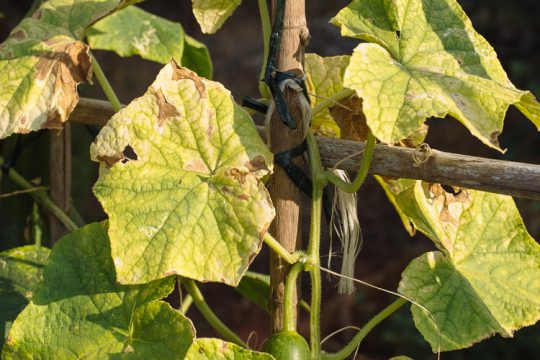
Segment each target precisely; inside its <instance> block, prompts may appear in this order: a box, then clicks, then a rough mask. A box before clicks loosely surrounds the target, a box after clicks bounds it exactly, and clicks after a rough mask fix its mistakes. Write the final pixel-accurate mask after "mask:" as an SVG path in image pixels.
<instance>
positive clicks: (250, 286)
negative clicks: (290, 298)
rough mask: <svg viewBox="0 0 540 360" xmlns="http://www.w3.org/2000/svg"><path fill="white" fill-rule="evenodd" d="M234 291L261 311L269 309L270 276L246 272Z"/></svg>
mask: <svg viewBox="0 0 540 360" xmlns="http://www.w3.org/2000/svg"><path fill="white" fill-rule="evenodd" d="M234 289H235V290H236V291H237V292H239V293H240V294H241V295H242V296H244V297H245V298H246V299H248V300H250V301H251V302H253V303H254V304H257V305H258V306H260V307H261V308H262V309H264V310H269V309H270V306H269V304H270V275H265V274H259V273H254V272H252V271H248V272H246V274H245V275H244V277H243V278H242V280H241V281H240V284H238V286H237V287H235V288H234Z"/></svg>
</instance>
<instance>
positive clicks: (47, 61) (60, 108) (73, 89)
mask: <svg viewBox="0 0 540 360" xmlns="http://www.w3.org/2000/svg"><path fill="white" fill-rule="evenodd" d="M49 45H50V46H51V51H50V52H47V53H43V54H41V55H40V59H39V61H38V62H37V64H36V69H37V73H36V79H37V80H41V81H46V82H49V83H50V84H51V89H52V94H51V95H50V102H51V104H50V106H49V109H50V110H49V112H48V114H47V121H46V122H45V123H43V125H42V126H41V127H42V128H44V129H58V128H61V126H62V123H64V122H65V121H66V120H67V119H68V117H69V115H70V114H71V112H72V111H73V109H74V108H75V106H76V105H77V102H78V101H79V96H78V94H77V86H78V85H79V84H80V83H82V82H85V81H87V82H91V80H92V62H91V60H90V56H89V55H88V47H87V46H86V45H85V44H83V43H82V42H80V41H75V42H70V43H67V44H66V43H65V42H59V43H56V44H54V43H53V44H49Z"/></svg>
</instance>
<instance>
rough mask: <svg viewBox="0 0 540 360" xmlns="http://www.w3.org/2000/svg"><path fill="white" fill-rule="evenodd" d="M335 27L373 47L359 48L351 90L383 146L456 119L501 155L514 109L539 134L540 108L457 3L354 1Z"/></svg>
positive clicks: (349, 78) (350, 71)
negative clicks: (439, 120) (438, 120)
mask: <svg viewBox="0 0 540 360" xmlns="http://www.w3.org/2000/svg"><path fill="white" fill-rule="evenodd" d="M332 22H333V23H334V24H336V25H338V26H340V27H341V31H342V34H343V35H345V36H352V37H356V38H358V39H361V40H363V41H366V43H362V44H360V45H358V47H357V48H356V49H355V50H354V54H353V56H352V58H351V62H350V65H349V66H348V68H347V70H346V72H345V78H344V85H345V86H346V87H348V88H352V89H354V90H356V92H357V94H358V96H359V97H361V98H362V99H363V101H364V113H365V114H366V117H367V122H368V125H369V127H370V128H371V130H372V131H373V133H374V134H375V136H376V137H377V138H378V139H380V140H381V141H383V142H386V143H396V142H398V141H400V140H402V139H403V138H406V137H408V136H409V135H410V134H412V133H413V132H414V131H416V130H417V129H418V128H419V127H420V126H421V125H422V124H423V123H424V121H425V120H426V119H427V118H428V117H432V116H435V117H444V116H446V115H451V116H453V117H455V118H456V119H458V120H459V121H460V122H462V123H463V124H464V125H465V126H466V127H467V128H468V129H469V131H471V133H472V134H473V135H474V136H476V137H478V138H479V139H480V140H482V141H483V142H484V143H486V144H487V145H489V146H491V147H493V148H496V149H500V148H499V144H498V141H497V137H498V135H499V134H500V132H501V131H502V127H503V120H504V116H505V113H506V110H507V109H508V107H509V105H512V104H515V105H517V106H518V108H519V109H520V110H522V111H523V112H524V114H525V115H527V116H528V117H529V118H531V119H532V120H533V122H535V124H536V125H537V126H539V128H540V121H539V114H540V112H539V111H538V110H539V109H540V105H538V103H537V102H536V99H534V96H533V95H532V94H531V93H529V92H525V91H521V90H518V89H516V88H515V87H514V85H512V83H511V82H510V81H509V80H508V78H507V76H506V73H505V72H504V70H503V69H502V67H501V65H500V63H499V60H498V59H497V55H496V53H495V51H494V50H493V49H492V47H491V46H490V45H489V44H488V42H487V41H486V40H485V39H484V38H483V37H482V36H481V35H479V34H478V33H477V32H476V31H475V30H474V29H473V27H472V24H471V22H470V20H469V19H468V18H467V16H466V14H465V13H464V12H463V10H462V9H461V7H460V6H459V4H458V3H457V2H456V1H455V0H434V1H430V2H427V1H422V0H391V1H387V0H354V1H353V2H352V3H351V4H350V5H349V6H347V7H346V8H344V9H343V10H341V11H340V12H339V14H338V15H337V16H336V17H335V18H334V19H333V20H332ZM524 109H526V110H524Z"/></svg>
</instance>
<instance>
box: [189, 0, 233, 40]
mask: <svg viewBox="0 0 540 360" xmlns="http://www.w3.org/2000/svg"><path fill="white" fill-rule="evenodd" d="M191 2H192V4H193V14H194V15H195V18H196V19H197V22H198V23H199V25H200V26H201V30H202V32H203V33H205V34H213V33H215V32H216V31H218V30H219V29H220V28H221V26H223V23H225V20H227V19H228V18H229V16H231V15H232V13H233V12H234V10H236V8H237V7H238V5H240V3H241V2H242V0H191Z"/></svg>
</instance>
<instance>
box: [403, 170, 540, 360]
mask: <svg viewBox="0 0 540 360" xmlns="http://www.w3.org/2000/svg"><path fill="white" fill-rule="evenodd" d="M396 186H398V187H401V189H402V191H401V192H399V193H398V194H397V196H396V201H397V204H398V205H399V207H400V208H401V210H402V211H403V212H404V214H405V215H406V216H407V217H408V218H409V219H410V220H411V221H412V222H413V224H414V226H415V227H416V228H417V229H418V230H420V231H422V232H423V233H425V234H426V235H427V236H429V237H430V238H431V239H432V240H433V241H434V243H435V245H436V246H437V248H438V249H439V251H436V252H430V253H426V254H424V255H421V256H420V257H418V258H417V259H415V260H413V261H412V262H411V264H410V265H409V266H408V267H407V269H406V270H405V271H404V273H403V275H402V280H401V282H400V285H399V292H400V293H401V294H403V295H405V296H407V297H408V298H411V299H412V300H414V301H415V302H417V303H419V304H420V305H422V306H424V307H425V308H426V309H427V310H429V312H430V313H431V315H432V316H433V319H434V320H435V323H436V325H435V323H434V322H433V320H432V318H431V317H430V316H429V315H428V314H426V312H424V311H423V310H422V309H420V308H419V307H417V306H412V313H413V316H414V321H415V324H416V327H417V328H418V330H419V331H420V332H421V333H422V335H423V336H424V338H426V340H427V341H428V342H429V343H430V344H431V346H432V348H433V351H437V350H438V349H439V346H440V350H441V351H448V350H456V349H461V348H465V347H468V346H471V345H472V344H474V343H476V342H478V341H480V340H482V339H484V338H486V337H489V336H491V335H493V334H495V333H499V334H501V335H503V336H512V333H513V331H514V330H517V329H519V328H521V327H523V326H528V325H532V324H534V323H536V322H537V321H538V320H539V319H540V297H539V296H538V295H539V294H540V282H539V281H538V279H540V245H538V244H537V243H536V242H535V241H534V239H533V238H531V236H530V235H529V234H528V233H527V230H526V229H525V226H524V224H523V221H522V220H521V217H520V215H519V213H518V210H517V208H516V206H515V204H514V202H513V200H512V198H510V197H507V196H502V195H496V194H490V193H483V192H478V191H472V190H461V192H459V193H458V194H456V195H453V194H450V193H447V192H445V191H444V190H443V189H442V187H440V186H439V185H428V184H423V183H422V182H420V181H412V180H399V184H398V185H396ZM439 332H440V333H439ZM439 334H440V337H439Z"/></svg>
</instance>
